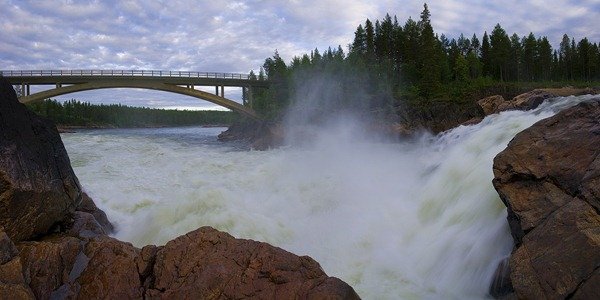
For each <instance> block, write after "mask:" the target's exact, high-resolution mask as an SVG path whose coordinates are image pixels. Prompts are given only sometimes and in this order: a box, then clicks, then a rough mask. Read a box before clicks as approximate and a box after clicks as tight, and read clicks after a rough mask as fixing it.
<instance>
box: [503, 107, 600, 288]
mask: <svg viewBox="0 0 600 300" xmlns="http://www.w3.org/2000/svg"><path fill="white" fill-rule="evenodd" d="M494 176H495V178H494V181H493V183H494V187H495V188H496V190H497V191H498V193H499V194H500V197H501V199H502V201H503V202H504V203H505V204H506V206H507V208H508V221H509V225H510V228H511V233H512V235H513V238H514V240H515V249H514V250H513V253H512V254H511V257H510V261H509V269H510V271H509V274H510V282H511V283H512V287H513V289H514V294H513V296H516V297H518V298H522V299H561V298H568V297H574V298H580V299H589V297H592V296H593V295H597V294H598V290H599V289H598V287H599V286H600V276H599V272H600V271H599V270H600V214H599V212H600V99H595V100H592V101H589V102H585V103H581V104H579V105H577V106H575V107H572V108H569V109H567V110H565V111H562V112H560V113H559V114H557V115H555V116H553V117H550V118H548V119H545V120H542V121H539V122H538V123H536V124H534V125H533V126H532V127H530V128H528V129H526V130H524V131H523V132H521V133H519V134H517V135H516V136H515V138H514V139H513V140H512V141H511V142H510V143H509V145H508V147H507V149H506V150H504V151H503V152H501V153H500V154H498V156H496V158H495V159H494ZM592 298H594V297H592Z"/></svg>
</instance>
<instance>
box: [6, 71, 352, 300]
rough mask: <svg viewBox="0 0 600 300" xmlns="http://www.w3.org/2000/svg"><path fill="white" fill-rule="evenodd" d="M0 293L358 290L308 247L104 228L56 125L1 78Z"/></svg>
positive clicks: (342, 293) (278, 294)
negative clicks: (148, 239)
mask: <svg viewBox="0 0 600 300" xmlns="http://www.w3.org/2000/svg"><path fill="white" fill-rule="evenodd" d="M0 137H1V139H0V152H1V153H2V156H0V299H35V298H38V299H65V298H82V299H98V298H103V299H142V298H148V299H173V298H178V299H181V298H185V299H220V298H236V299H239V298H251V297H254V298H270V299H280V298H283V299H289V298H311V299H325V298H328V299H329V298H330V299H358V295H357V294H356V293H355V292H354V290H353V289H352V287H350V286H349V285H347V284H346V283H344V282H343V281H341V280H339V279H337V278H334V277H329V276H327V275H326V274H325V272H323V270H322V269H321V267H320V266H319V264H318V263H317V262H316V261H314V260H313V259H312V258H310V257H308V256H297V255H295V254H292V253H289V252H287V251H285V250H283V249H280V248H277V247H273V246H271V245H269V244H266V243H261V242H256V241H252V240H243V239H236V238H234V237H232V236H230V235H229V234H227V233H224V232H220V231H217V230H215V229H213V228H210V227H202V228H199V229H197V230H194V231H192V232H190V233H188V234H186V235H183V236H180V237H178V238H176V239H174V240H172V241H170V242H168V243H167V244H166V245H164V246H154V245H148V246H145V247H143V248H142V249H139V248H136V247H134V246H132V245H131V244H130V243H126V242H122V241H119V240H116V239H114V238H111V237H109V236H108V235H107V234H108V233H110V231H112V230H113V228H112V225H111V224H110V222H109V221H108V219H107V217H106V215H105V214H104V213H103V212H102V211H101V210H99V209H98V208H97V207H96V206H95V204H94V203H93V201H92V199H90V198H89V197H87V196H86V195H85V193H84V192H83V189H82V187H81V185H80V184H79V181H78V179H77V177H76V176H75V174H74V173H73V170H72V168H71V165H70V162H69V158H68V156H67V153H66V151H65V148H64V146H63V144H62V141H61V139H60V136H59V133H58V131H57V129H56V127H55V126H54V125H53V124H52V123H51V122H49V121H47V120H45V119H43V118H40V117H38V116H37V115H35V114H34V113H32V112H30V111H29V110H28V109H26V108H25V106H24V105H22V104H20V103H19V102H18V101H17V98H16V94H15V93H14V90H13V89H12V86H11V85H10V84H9V83H8V82H7V81H5V80H4V79H2V78H0Z"/></svg>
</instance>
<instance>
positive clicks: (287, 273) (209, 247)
mask: <svg viewBox="0 0 600 300" xmlns="http://www.w3.org/2000/svg"><path fill="white" fill-rule="evenodd" d="M153 280H154V284H153V285H152V286H151V287H150V289H148V290H147V291H146V298H148V299H183V298H186V299H217V298H226V299H241V298H260V299H298V298H301V299H305V298H311V299H325V298H328V299H358V296H357V295H356V293H355V292H354V290H353V289H352V288H351V287H350V286H349V285H347V284H346V283H344V282H342V281H341V280H339V279H337V278H332V277H328V276H327V275H326V274H325V272H323V270H322V269H321V267H320V266H319V264H318V263H317V262H316V261H314V260H313V259H311V258H310V257H307V256H302V257H299V256H296V255H294V254H292V253H289V252H287V251H285V250H282V249H279V248H276V247H273V246H270V245H268V244H266V243H261V242H256V241H251V240H242V239H235V238H233V237H232V236H230V235H229V234H227V233H224V232H219V231H217V230H215V229H213V228H210V227H202V228H200V229H197V230H195V231H192V232H190V233H188V234H186V235H184V236H181V237H179V238H177V239H175V240H172V241H170V242H168V243H167V244H166V245H165V246H164V248H162V249H160V250H158V252H157V254H156V262H155V264H154V278H153Z"/></svg>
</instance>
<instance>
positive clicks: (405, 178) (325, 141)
mask: <svg viewBox="0 0 600 300" xmlns="http://www.w3.org/2000/svg"><path fill="white" fill-rule="evenodd" d="M587 98H588V96H580V97H567V98H556V99H553V100H552V101H548V102H546V103H544V104H543V105H542V106H540V107H539V108H538V109H535V110H532V111H528V112H522V111H510V112H503V113H501V114H498V115H491V116H488V117H487V118H485V119H484V120H483V121H482V122H481V123H479V124H477V125H471V126H460V127H457V128H455V129H452V130H450V131H448V132H445V133H443V134H440V135H437V136H434V135H431V134H427V133H423V134H421V135H420V136H419V137H416V138H413V139H409V140H405V141H400V142H393V143H392V142H382V141H377V140H372V139H369V138H367V137H364V136H362V134H357V133H356V132H358V131H360V130H356V129H357V128H358V127H359V125H357V124H356V123H352V122H348V121H340V122H335V125H334V126H331V127H330V128H323V129H322V130H321V131H320V132H319V133H318V134H317V137H316V139H315V141H314V143H312V144H311V145H310V146H304V147H283V148H280V149H275V150H270V151H262V152H261V151H246V150H243V149H240V148H239V147H238V145H236V144H228V143H219V142H217V141H216V135H217V134H218V133H219V132H220V131H222V130H224V128H198V127H190V128H163V129H110V130H81V131H80V132H77V133H67V134H63V135H62V138H63V141H64V143H65V146H66V148H67V151H68V153H69V156H70V158H71V162H72V165H73V168H74V170H75V172H76V174H77V176H78V177H79V179H80V181H81V184H82V186H83V187H84V189H85V190H86V191H87V192H88V193H89V194H90V196H91V197H92V198H93V199H94V200H95V201H96V203H97V205H98V206H99V207H100V208H102V209H103V210H104V211H106V213H107V214H108V216H109V218H110V219H111V220H112V221H113V223H115V225H116V226H117V228H118V232H116V234H115V237H116V238H119V239H121V240H125V241H129V242H131V243H133V244H134V245H136V246H143V245H146V244H164V243H166V242H167V241H168V240H170V239H173V238H175V237H177V236H179V235H181V234H184V233H186V232H188V231H191V230H193V229H196V228H198V227H200V226H203V225H209V226H213V227H215V228H217V229H219V230H224V231H227V232H229V233H230V234H232V235H233V236H235V237H238V238H249V239H254V240H259V241H265V242H268V243H271V244H272V245H275V246H278V247H281V248H284V249H286V250H288V251H291V252H294V253H296V254H298V255H309V256H311V257H313V258H314V259H315V260H317V261H318V262H319V263H320V264H321V266H322V267H323V269H324V270H325V272H326V273H327V274H328V275H330V276H336V277H339V278H341V279H342V280H344V281H346V282H348V283H349V284H350V285H352V286H353V287H354V288H355V289H356V291H357V292H358V293H359V295H360V296H361V297H363V298H364V299H399V298H401V299H438V298H445V299H468V298H472V299H481V298H486V297H488V296H487V290H488V286H489V282H490V279H491V277H492V274H493V272H494V270H495V268H496V266H497V263H498V261H499V260H501V259H502V258H503V257H505V256H507V255H508V254H509V253H510V250H511V247H512V238H511V236H510V232H509V229H508V225H507V222H506V208H505V207H504V205H503V204H502V202H501V200H500V198H499V197H498V195H497V193H496V192H495V190H494V188H493V187H492V184H491V181H492V178H493V173H492V163H493V158H494V156H495V155H496V154H497V153H499V152H500V151H501V150H502V149H504V148H505V147H506V145H507V144H508V142H509V141H510V140H511V139H512V137H513V136H514V135H515V134H516V133H518V132H519V131H521V130H523V129H525V128H527V127H529V126H531V125H532V124H533V123H535V122H536V121H538V120H541V119H543V118H546V117H549V116H551V115H553V114H554V113H556V112H557V111H559V110H560V109H563V108H565V107H567V106H570V105H573V104H575V103H577V102H578V101H582V100H585V99H587Z"/></svg>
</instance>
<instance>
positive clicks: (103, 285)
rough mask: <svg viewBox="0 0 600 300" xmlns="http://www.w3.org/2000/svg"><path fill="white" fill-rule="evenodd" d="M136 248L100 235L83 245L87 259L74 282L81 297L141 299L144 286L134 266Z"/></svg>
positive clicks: (136, 255) (137, 250)
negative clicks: (85, 264)
mask: <svg viewBox="0 0 600 300" xmlns="http://www.w3.org/2000/svg"><path fill="white" fill-rule="evenodd" d="M139 254H140V250H139V249H138V248H135V247H133V246H132V245H131V244H130V243H125V242H121V241H119V240H116V239H113V238H110V237H106V236H101V237H98V238H94V239H92V240H91V241H90V242H89V243H88V244H87V245H86V247H85V255H86V257H87V258H88V259H89V261H88V262H87V266H86V267H85V269H84V270H82V273H81V276H80V277H78V279H77V283H78V284H79V285H80V286H81V289H80V291H79V294H78V297H79V298H81V299H142V295H143V292H144V289H143V287H142V282H141V281H140V274H139V273H138V268H137V263H136V260H137V257H138V256H139Z"/></svg>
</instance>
